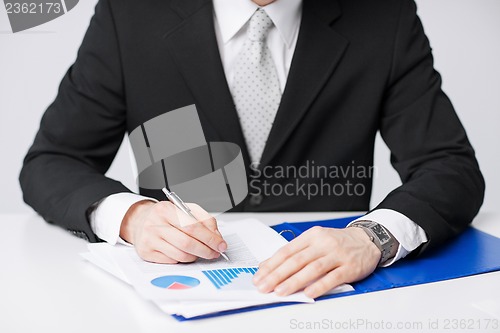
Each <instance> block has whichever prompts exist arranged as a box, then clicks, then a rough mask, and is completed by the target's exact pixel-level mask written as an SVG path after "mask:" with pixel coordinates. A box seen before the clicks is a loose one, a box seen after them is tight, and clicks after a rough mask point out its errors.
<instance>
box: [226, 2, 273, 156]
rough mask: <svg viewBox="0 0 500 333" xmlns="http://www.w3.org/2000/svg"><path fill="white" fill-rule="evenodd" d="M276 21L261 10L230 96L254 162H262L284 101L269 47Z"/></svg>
mask: <svg viewBox="0 0 500 333" xmlns="http://www.w3.org/2000/svg"><path fill="white" fill-rule="evenodd" d="M272 26H273V21H272V20H271V18H269V16H268V15H267V14H266V12H265V11H264V10H263V9H258V10H257V11H256V12H255V13H254V15H253V16H252V18H251V19H250V24H249V27H248V33H247V40H246V41H245V43H244V45H243V49H242V51H241V53H240V54H239V55H238V58H237V60H236V63H235V72H234V83H233V85H232V87H231V88H232V89H231V93H232V95H233V100H234V103H235V105H236V110H237V111H238V116H239V119H240V123H241V127H242V130H243V135H244V136H245V140H246V143H247V147H248V151H249V154H250V159H251V161H252V163H259V162H260V159H261V156H262V152H263V151H264V146H265V145H266V141H267V138H268V136H269V132H270V131H271V127H272V126H273V121H274V118H275V116H276V112H277V111H278V107H279V104H280V101H281V89H280V85H279V79H278V74H277V72H276V66H275V65H274V62H273V59H272V57H271V52H270V51H269V48H268V47H267V45H266V38H267V35H268V33H269V29H270V28H271V27H272Z"/></svg>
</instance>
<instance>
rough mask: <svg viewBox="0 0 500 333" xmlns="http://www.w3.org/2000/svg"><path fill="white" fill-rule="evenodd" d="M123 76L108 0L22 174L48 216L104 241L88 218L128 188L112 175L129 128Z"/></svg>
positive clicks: (27, 192) (28, 197) (27, 191)
mask: <svg viewBox="0 0 500 333" xmlns="http://www.w3.org/2000/svg"><path fill="white" fill-rule="evenodd" d="M124 100H125V99H124V92H123V77H122V69H121V61H120V54H119V45H118V41H117V38H116V31H115V27H114V21H113V15H112V11H111V8H110V4H109V3H108V0H101V1H100V2H99V3H98V4H97V6H96V10H95V15H94V17H93V18H92V20H91V22H90V26H89V28H88V31H87V33H86V35H85V37H84V40H83V43H82V45H81V47H80V50H79V51H78V57H77V60H76V62H75V63H74V64H73V66H71V68H70V69H69V70H68V72H67V73H66V75H65V76H64V78H63V80H62V82H61V84H60V87H59V92H58V95H57V97H56V99H55V101H54V102H53V103H52V104H51V105H50V106H49V107H48V109H47V110H46V112H45V114H44V115H43V117H42V120H41V124H40V129H39V131H38V133H37V135H36V137H35V140H34V143H33V145H32V147H31V148H30V149H29V152H28V154H27V156H26V157H25V160H24V164H23V168H22V170H21V174H20V183H21V187H22V190H23V195H24V200H25V201H26V203H28V204H29V205H30V206H32V207H33V208H34V209H35V210H36V211H37V212H38V213H39V214H41V215H42V216H43V218H44V219H45V220H47V221H48V222H50V223H54V224H57V225H60V226H62V227H64V228H66V229H68V230H69V231H71V232H72V233H74V234H75V235H79V236H80V237H82V238H85V239H88V240H90V241H98V238H97V237H96V235H95V234H94V233H93V232H92V230H91V228H90V224H89V221H88V220H87V214H86V212H87V209H88V208H89V207H90V206H91V205H92V204H93V203H95V202H97V201H99V200H101V199H103V198H105V197H107V196H109V195H111V194H114V193H119V192H130V191H129V190H128V189H127V188H126V187H125V186H124V185H122V184H121V183H119V182H117V181H114V180H112V179H109V178H106V177H105V176H104V174H105V172H106V171H107V169H108V168H109V166H110V164H111V162H112V161H113V159H114V157H115V155H116V152H117V150H118V148H119V146H120V144H121V141H122V139H123V136H124V134H125V130H126V126H125V124H126V114H125V109H126V105H125V102H124Z"/></svg>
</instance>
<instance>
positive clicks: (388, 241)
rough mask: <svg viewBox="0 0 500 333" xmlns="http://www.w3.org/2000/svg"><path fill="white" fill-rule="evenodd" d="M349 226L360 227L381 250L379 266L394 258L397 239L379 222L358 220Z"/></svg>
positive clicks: (396, 249)
mask: <svg viewBox="0 0 500 333" xmlns="http://www.w3.org/2000/svg"><path fill="white" fill-rule="evenodd" d="M349 227H357V228H361V229H362V230H363V231H365V233H366V234H367V235H368V237H369V238H370V240H371V241H372V242H373V243H374V244H375V246H377V248H378V249H379V250H380V252H381V256H380V261H379V263H378V265H379V266H381V265H383V264H384V263H386V262H387V261H388V260H390V259H392V258H394V256H395V255H396V253H397V251H398V245H399V243H398V241H397V240H396V239H395V238H394V236H393V235H392V234H391V233H390V232H389V231H388V230H387V229H386V228H385V227H384V226H383V225H381V224H379V223H377V222H374V221H370V220H359V221H356V222H354V223H353V224H351V225H350V226H349Z"/></svg>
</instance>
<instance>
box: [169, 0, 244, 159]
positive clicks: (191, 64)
mask: <svg viewBox="0 0 500 333" xmlns="http://www.w3.org/2000/svg"><path fill="white" fill-rule="evenodd" d="M172 8H173V9H174V10H176V11H177V12H178V14H179V15H180V16H181V17H182V18H183V19H184V21H183V22H182V23H181V24H180V25H179V26H177V27H176V28H175V29H174V30H172V31H169V32H167V33H166V34H165V41H166V42H167V44H168V45H167V47H168V50H169V52H170V54H171V55H172V56H173V58H174V61H175V62H176V65H177V67H178V68H179V70H180V72H181V73H182V75H183V76H184V78H185V81H186V83H187V85H188V86H189V88H190V90H191V92H192V94H193V96H194V99H195V101H196V106H197V108H198V112H199V114H200V117H202V118H204V120H205V121H206V122H207V123H209V124H210V125H211V127H213V128H214V129H215V130H216V132H217V134H218V136H219V138H218V140H220V141H227V142H233V143H235V144H237V145H239V146H240V148H241V149H242V153H243V158H244V160H245V165H247V166H248V165H249V161H250V158H249V155H248V151H247V148H246V144H245V139H244V137H243V132H242V130H241V126H240V122H239V119H238V116H237V113H236V108H235V106H234V102H233V99H232V96H231V92H230V90H229V87H228V84H227V80H226V76H225V74H224V68H223V65H222V61H221V57H220V53H219V48H218V44H217V38H216V36H215V28H214V21H213V6H212V1H211V0H189V1H188V0H178V1H174V2H173V3H172Z"/></svg>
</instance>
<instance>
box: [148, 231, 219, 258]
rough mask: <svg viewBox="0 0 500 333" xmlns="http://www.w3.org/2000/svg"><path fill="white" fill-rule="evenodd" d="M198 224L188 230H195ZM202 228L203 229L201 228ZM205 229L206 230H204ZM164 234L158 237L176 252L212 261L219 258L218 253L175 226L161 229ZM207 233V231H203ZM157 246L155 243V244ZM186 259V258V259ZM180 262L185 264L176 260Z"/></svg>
mask: <svg viewBox="0 0 500 333" xmlns="http://www.w3.org/2000/svg"><path fill="white" fill-rule="evenodd" d="M197 226H198V224H193V225H192V227H191V226H189V227H190V229H193V228H196V229H198V228H199V227H197ZM203 228H204V227H203ZM205 229H206V228H205ZM163 230H164V232H162V234H161V235H160V237H161V239H162V240H163V243H170V244H171V245H172V246H174V247H175V248H177V249H178V250H180V251H182V252H184V253H186V254H190V255H193V256H196V257H200V258H205V259H214V258H217V257H218V256H219V253H218V252H217V251H215V250H213V249H211V248H210V247H209V246H207V245H206V244H205V243H203V242H202V241H200V240H198V239H197V238H196V237H193V236H192V235H190V234H189V233H186V232H184V231H183V230H181V229H178V228H177V227H175V226H170V227H167V228H165V229H163ZM205 231H206V232H209V231H208V229H206V230H205ZM155 244H156V245H158V244H157V243H155ZM186 259H187V258H186ZM178 261H181V262H186V261H184V260H178Z"/></svg>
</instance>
